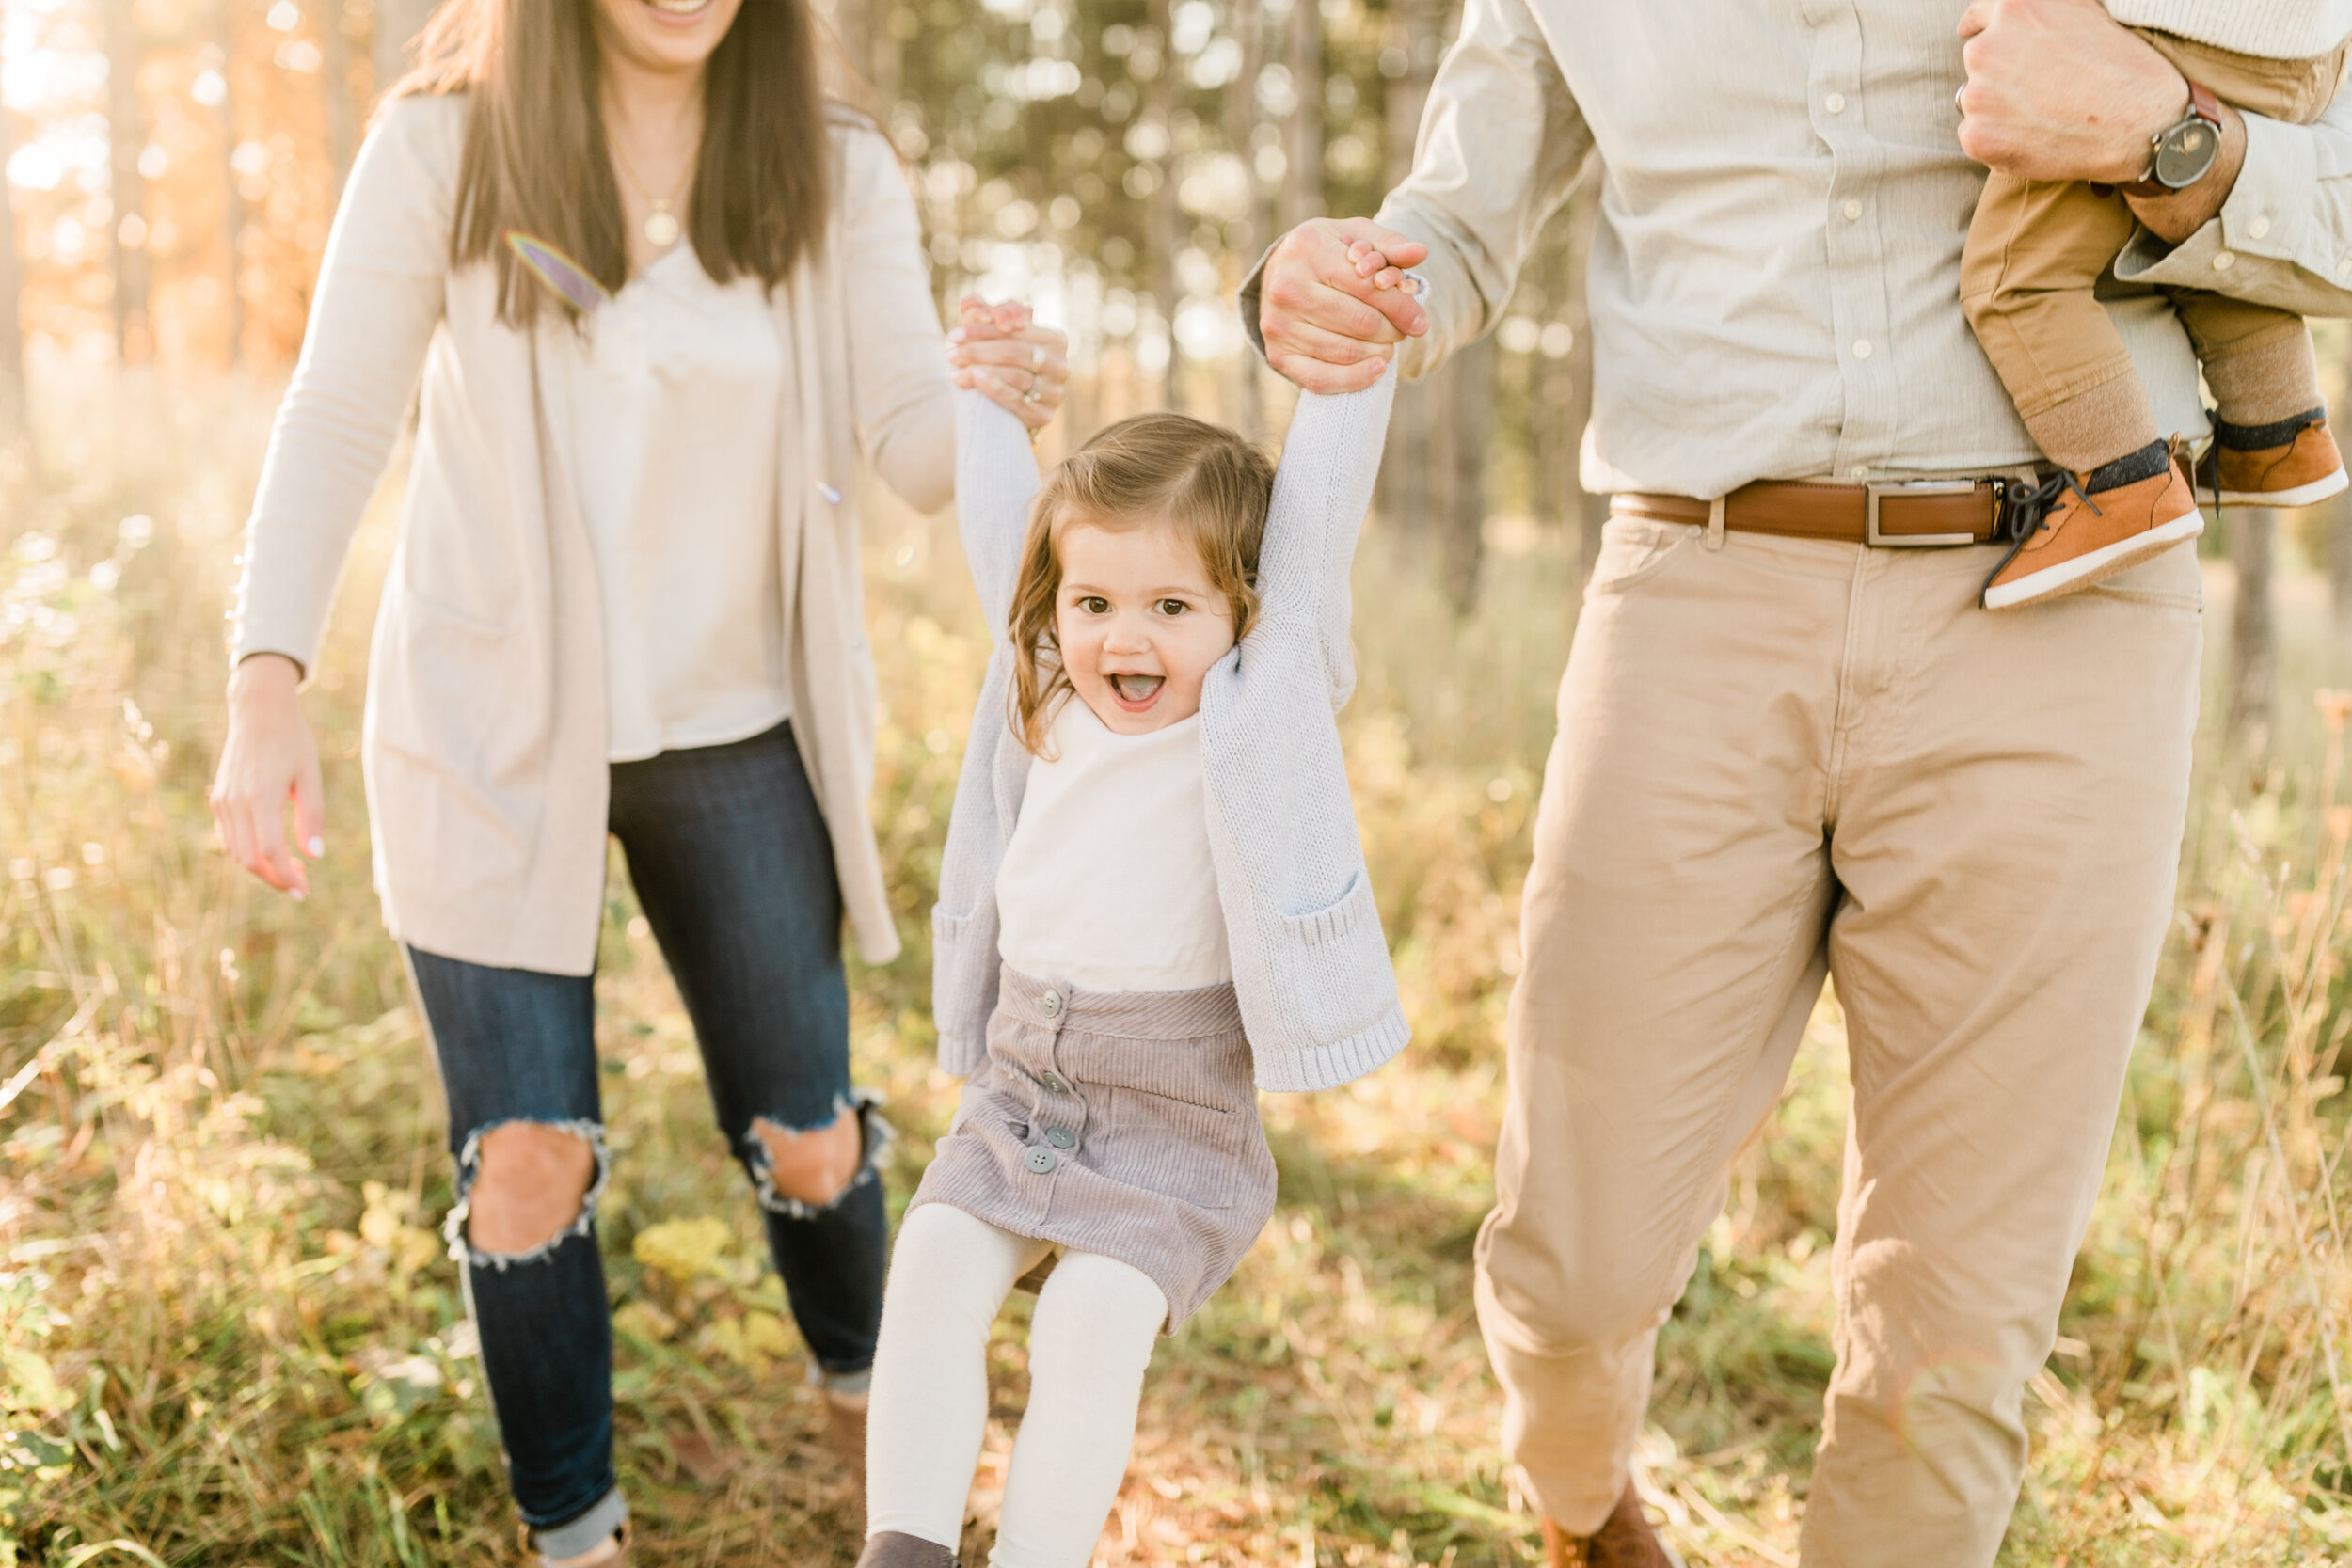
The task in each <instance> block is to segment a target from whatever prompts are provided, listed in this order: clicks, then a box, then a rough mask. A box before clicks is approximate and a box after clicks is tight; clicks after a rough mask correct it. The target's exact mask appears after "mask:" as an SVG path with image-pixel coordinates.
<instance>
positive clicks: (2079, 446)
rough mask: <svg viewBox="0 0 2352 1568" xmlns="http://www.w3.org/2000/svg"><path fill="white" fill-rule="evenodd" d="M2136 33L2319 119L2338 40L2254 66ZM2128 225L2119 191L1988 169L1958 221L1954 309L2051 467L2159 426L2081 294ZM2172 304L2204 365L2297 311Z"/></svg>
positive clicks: (2262, 109)
mask: <svg viewBox="0 0 2352 1568" xmlns="http://www.w3.org/2000/svg"><path fill="white" fill-rule="evenodd" d="M2141 36H2142V37H2143V38H2145V39H2147V40H2148V41H2149V42H2150V43H2151V44H2153V45H2154V46H2155V48H2156V49H2157V51H2158V52H2159V53H2161V54H2163V55H2165V56H2166V57H2167V58H2168V59H2169V60H2171V61H2172V63H2173V64H2174V65H2176V66H2178V67H2179V68H2180V69H2181V71H2182V72H2183V74H2185V75H2186V76H2187V77H2189V78H2190V79H2191V80H2193V81H2196V82H2199V83H2201V84H2202V85H2203V86H2205V87H2209V88H2211V89H2212V91H2213V93H2214V95H2215V96H2216V97H2217V98H2219V99H2221V100H2223V101H2224V102H2226V103H2231V104H2233V105H2235V106H2236V107H2238V108H2241V109H2246V110H2250V111H2251V112H2253V113H2255V114H2260V115H2265V116H2268V117H2269V118H2271V119H2283V120H2287V121H2289V122H2291V123H2295V124H2308V123H2310V122H2311V121H2312V120H2313V119H2317V118H2318V117H2319V115H2320V113H2321V112H2322V111H2323V110H2325V109H2326V108H2327V107H2328V103H2329V102H2330V101H2331V100H2332V99H2333V98H2334V97H2335V92H2336V85H2337V83H2338V82H2339V81H2340V80H2341V79H2342V76H2343V73H2344V55H2345V51H2344V48H2341V47H2340V48H2338V49H2337V51H2336V52H2335V53H2334V54H2333V55H2327V56H2324V57H2322V58H2319V59H2312V60H2265V59H2258V58H2256V57H2254V56H2252V55H2238V54H2233V53H2232V52H2230V51H2229V50H2226V49H2216V48H2214V47H2212V46H2211V45H2209V44H2201V43H2195V42H2191V41H2189V40H2185V39H2178V38H2172V37H2169V36H2168V35H2165V34H2162V33H2142V34H2141ZM2136 223H2137V219H2136V218H2134V217H2133V216H2132V211H2131V208H2130V206H2129V204H2127V203H2126V202H2125V201H2124V199H2123V198H2122V196H2120V195H2118V194H2116V193H2115V192H2114V191H2112V190H2110V189H2108V188H2106V187H2105V186H2092V185H2086V184H2081V183H2076V182H2050V181H2037V180H2021V179H2017V178H2015V177H2013V176H2010V175H2006V174H1997V173H1996V174H1994V175H1993V176H1992V177H1991V178H1990V179H1988V180H1987V181H1986V182H1985V186H1984V194H1983V195H1982V196H1981V197H1979V198H1978V201H1977V211H1976V215H1975V217H1974V218H1973V219H1972V220H1971V221H1970V223H1969V225H1968V240H1967V244H1966V245H1965V246H1964V248H1963V250H1962V252H1961V282H1960V294H1961V303H1962V305H1963V308H1964V309H1966V310H1967V312H1968V321H1969V325H1971V326H1973V327H1974V328H1975V329H1976V333H1977V341H1979V343H1980V344H1982V345H1983V347H1984V352H1985V356H1986V357H1987V358H1989V359H1991V360H1992V361H1993V368H1994V370H1995V371H1997V372H1999V373H2000V377H2001V383H2002V385H2003V386H2005V387H2007V388H2009V393H2010V397H2011V398H2012V399H2014V400H2015V402H2016V404H2017V412H2018V414H2019V415H2020V416H2021V417H2022V418H2023V419H2024V420H2025V421H2026V427H2027V429H2028V430H2029V431H2031V433H2032V434H2033V436H2034V439H2035V441H2036V442H2037V444H2039V445H2040V446H2041V447H2042V450H2043V451H2045V452H2046V453H2047V454H2048V455H2049V457H2050V459H2051V460H2052V461H2053V462H2056V463H2058V464H2059V465H2060V466H2062V467H2071V468H2076V469H2081V468H2087V467H2091V466H2093V465H2095V464H2098V463H2105V462H2108V461H2111V460H2112V459H2114V458H2117V457H2121V456H2122V455H2124V454H2125V453H2126V452H2129V451H2137V450H2138V449H2139V448H2141V447H2144V446H2146V445H2147V444H2148V443H2149V442H2150V441H2153V440H2155V439H2157V438H2158V437H2159V436H2161V435H2162V434H2163V433H2162V432H2159V431H2158V430H2157V429H2156V424H2155V414H2154V411H2153V408H2152V407H2151V405H2150V404H2149V402H2148V395H2147V393H2146V391H2145V390H2144V389H2142V388H2140V387H2139V384H2138V382H2137V379H2136V378H2132V377H2133V371H2132V361H2131V356H2130V355H2128V354H2127V353H2125V352H2124V349H2123V340H2122V338H2121V337H2120V336H2119V335H2118V334H2117V332H2116V330H2115V327H2114V325H2113V324H2112V323H2110V322H2109V321H2108V320H2107V313H2106V310H2105V309H2102V308H2101V306H2100V304H2099V302H2098V301H2097V300H2096V299H2095V298H2094V297H2092V293H2091V291H2092V286H2093V285H2094V284H2096V283H2097V282H2098V280H2099V277H2100V276H2101V275H2102V274H2104V273H2105V272H2106V269H2107V266H2108V264H2109V263H2111V262H2112V261H2114V260H2115V258H2116V255H2117V253H2118V252H2120V251H2121V250H2122V248H2123V245H2124V244H2125V242H2127V241H2128V240H2130V238H2131V237H2132V230H2133V227H2134V225H2135V224H2136ZM2171 299H2172V303H2173V307H2174V309H2177V310H2178V311H2179V313H2180V317H2181V323H2182V325H2184V326H2185V327H2186V328H2187V330H2188V334H2189V339H2190V341H2191V342H2192V343H2193V344H2194V345H2195V347H2196V350H2197V357H2198V359H2199V361H2200V362H2201V363H2202V364H2204V365H2206V366H2207V367H2208V369H2209V371H2210V368H2211V367H2212V366H2214V365H2215V364H2217V363H2218V362H2220V361H2223V360H2226V359H2228V358H2230V357H2232V356H2240V355H2245V354H2247V353H2249V352H2250V351H2253V350H2256V349H2261V348H2265V346H2268V345H2273V344H2276V343H2278V342H2279V341H2280V340H2281V339H2285V338H2289V337H2292V338H2294V339H2296V340H2297V341H2301V339H2302V338H2303V332H2304V328H2303V321H2302V318H2301V317H2299V316H2296V315H2293V314H2290V313H2289V312H2286V311H2283V310H2276V309H2271V308H2270V307H2268V306H2263V305H2249V304H2247V303H2246V302H2245V301H2243V300H2236V299H2231V298H2228V297H2227V296H2225V295H2222V294H2216V293H2201V292H2199V291H2195V290H2187V289H2183V290H2175V291H2172V293H2171ZM2302 357H2308V356H2302ZM2298 363H2299V360H2298ZM2296 373H2300V372H2296ZM2315 376H2316V372H2312V387H2311V390H2312V396H2313V400H2314V401H2316V397H2317V382H2316V379H2315ZM2127 378H2132V379H2127ZM2212 379H2213V380H2214V381H2215V383H2216V386H2215V391H2216V392H2217V395H2219V396H2221V398H2222V400H2223V404H2222V409H2221V413H2222V417H2223V418H2224V419H2229V420H2232V422H2233V423H2245V422H2267V420H2266V419H2258V420H2252V421H2249V420H2246V419H2245V418H2243V417H2237V416H2235V411H2233V409H2232V408H2231V407H2230V405H2229V401H2230V400H2229V391H2228V390H2227V388H2228V387H2229V378H2228V377H2227V376H2226V375H2223V376H2215V377H2212ZM2274 417H2275V416H2274Z"/></svg>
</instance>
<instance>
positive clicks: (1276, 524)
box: [1251, 361, 1396, 708]
mask: <svg viewBox="0 0 2352 1568" xmlns="http://www.w3.org/2000/svg"><path fill="white" fill-rule="evenodd" d="M1395 399H1396V365H1395V363H1394V362H1393V361H1391V363H1390V365H1389V368H1388V369H1387V370H1386V371H1384V372H1381V376H1380V379H1379V380H1377V381H1375V382H1374V383H1373V384H1372V385H1371V386H1369V387H1367V388H1364V389H1363V390H1362V391H1360V392H1343V393H1340V394H1338V395H1336V396H1330V397H1326V396H1323V395H1320V394H1318V393H1314V392H1301V393H1300V394H1299V397H1298V409H1297V412H1295V414H1293V415H1292V416H1291V428H1290V434H1289V435H1288V436H1286V437H1284V439H1283V442H1282V461H1281V463H1280V465H1279V467H1277V468H1276V469H1275V471H1274V499H1273V501H1272V503H1271V504H1270V505H1269V507H1268V508H1267V511H1266V524H1265V540H1264V542H1263V544H1262V545H1261V546H1259V548H1258V599H1259V606H1260V610H1261V613H1262V617H1263V619H1262V622H1261V624H1262V625H1263V626H1269V627H1271V626H1281V625H1299V624H1305V625H1310V626H1313V627H1314V628H1315V630H1316V633H1317V636H1318V638H1319V640H1320V641H1321V644H1322V650H1323V664H1324V672H1325V674H1326V675H1327V677H1328V679H1329V681H1330V685H1331V705H1332V706H1333V707H1335V708H1336V707H1338V706H1340V705H1343V704H1344V703H1345V702H1346V701H1347V698H1348V695H1349V693H1350V692H1352V691H1354V690H1355V689H1356V665H1355V660H1354V658H1353V657H1351V656H1350V654H1349V652H1348V641H1347V624H1348V615H1349V612H1350V606H1349V602H1348V591H1347V574H1348V568H1349V567H1350V566H1351V565H1353V564H1354V562H1355V560H1356V541H1357V540H1358V539H1359V537H1361V535H1362V533H1363V528H1364V516H1365V515H1366V514H1367V513H1369V512H1370V511H1371V510H1372V489H1373V483H1374V482H1375V480H1377V479H1378V478H1379V476H1380V449H1381V447H1382V446H1383V445H1384V444H1385V443H1386V442H1387V440H1388V434H1389V407H1390V404H1391V403H1393V402H1394V401H1395ZM1256 635H1257V633H1256V632H1255V631H1253V632H1252V633H1251V636H1252V637H1253V638H1254V637H1255V636H1256Z"/></svg>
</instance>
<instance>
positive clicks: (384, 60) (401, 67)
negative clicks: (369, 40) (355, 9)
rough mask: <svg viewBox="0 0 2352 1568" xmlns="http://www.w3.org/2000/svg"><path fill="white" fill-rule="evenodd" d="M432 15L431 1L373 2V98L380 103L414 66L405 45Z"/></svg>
mask: <svg viewBox="0 0 2352 1568" xmlns="http://www.w3.org/2000/svg"><path fill="white" fill-rule="evenodd" d="M432 14H433V0H375V47H374V49H373V55H374V65H375V96H376V99H377V100H378V102H381V101H382V99H383V97H384V95H385V94H386V93H388V92H389V91H390V90H391V88H392V84H393V83H395V82H397V81H399V80H400V79H401V78H402V77H403V76H405V75H406V74H408V68H409V67H410V66H411V65H413V64H415V63H416V62H415V60H414V59H413V58H412V57H411V56H410V55H409V52H408V46H409V45H410V44H412V43H414V42H415V41H416V39H417V34H418V33H420V32H421V31H422V30H423V28H424V24H425V19H426V18H427V17H429V16H431V15H432Z"/></svg>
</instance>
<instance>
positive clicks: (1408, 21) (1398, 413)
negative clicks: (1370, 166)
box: [1292, 0, 1444, 530]
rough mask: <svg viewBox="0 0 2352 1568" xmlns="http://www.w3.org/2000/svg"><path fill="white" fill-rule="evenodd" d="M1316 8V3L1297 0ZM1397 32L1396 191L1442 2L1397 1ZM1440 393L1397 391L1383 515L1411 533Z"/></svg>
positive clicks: (1429, 70) (1419, 514)
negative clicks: (1400, 60)
mask: <svg viewBox="0 0 2352 1568" xmlns="http://www.w3.org/2000/svg"><path fill="white" fill-rule="evenodd" d="M1292 3H1293V4H1294V5H1311V4H1312V3H1313V0H1292ZM1393 4H1394V9H1393V10H1392V11H1391V26H1392V27H1393V28H1395V29H1396V32H1397V34H1399V35H1401V37H1399V39H1398V42H1399V44H1400V46H1401V47H1402V48H1403V49H1404V50H1405V57H1406V67H1405V70H1404V71H1403V72H1401V73H1400V74H1398V75H1396V76H1392V77H1391V78H1390V79H1389V89H1388V103H1387V104H1386V105H1385V108H1386V119H1387V120H1388V146H1387V149H1386V151H1387V154H1388V175H1389V185H1390V187H1391V189H1393V188H1395V187H1396V186H1398V185H1400V184H1402V183H1404V182H1405V177H1406V175H1408V174H1410V173H1412V172H1413V145H1414V142H1415V140H1416V138H1417V137H1418V135H1419V134H1420V130H1421V115H1422V106H1423V105H1425V104H1426V103H1428V101H1429V84H1430V82H1431V80H1432V79H1433V78H1434V77H1435V76H1436V75H1437V72H1438V56H1439V55H1441V54H1443V53H1444V49H1443V39H1442V37H1441V34H1440V32H1439V23H1440V21H1441V18H1440V16H1439V14H1438V0H1393ZM1436 390H1437V388H1435V386H1434V385H1433V384H1432V383H1431V382H1428V381H1412V382H1407V383H1406V384H1405V385H1404V386H1402V387H1399V388H1397V390H1396V405H1395V409H1394V411H1393V412H1392V413H1391V415H1390V418H1389V441H1388V445H1387V446H1386V447H1385V448H1384V449H1382V452H1381V458H1380V514H1381V515H1382V516H1384V517H1388V518H1391V519H1394V520H1396V521H1398V522H1400V523H1401V524H1403V526H1404V527H1406V529H1410V530H1421V529H1424V528H1427V527H1428V526H1429V524H1430V522H1431V516H1430V505H1429V501H1430V488H1431V486H1430V461H1431V459H1430V450H1429V449H1430V440H1431V422H1432V421H1431V410H1432V408H1433V406H1434V401H1433V400H1434V398H1435V396H1436Z"/></svg>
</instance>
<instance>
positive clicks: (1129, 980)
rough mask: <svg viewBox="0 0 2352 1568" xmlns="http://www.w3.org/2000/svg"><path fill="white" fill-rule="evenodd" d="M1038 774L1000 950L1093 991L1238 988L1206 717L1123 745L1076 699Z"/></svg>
mask: <svg viewBox="0 0 2352 1568" xmlns="http://www.w3.org/2000/svg"><path fill="white" fill-rule="evenodd" d="M1048 749H1049V750H1050V751H1051V752H1053V757H1052V760H1051V761H1048V760H1047V759H1045V758H1043V757H1040V758H1039V759H1038V760H1037V761H1036V762H1034V763H1032V764H1031V765H1030V768H1029V783H1028V787H1027V790H1026V791H1025V793H1024V795H1023V796H1022V800H1021V819H1020V821H1019V822H1017V823H1016V824H1014V826H1013V830H1012V838H1011V841H1010V842H1009V843H1008V844H1007V845H1006V846H1005V861H1004V864H1003V866H1002V867H1001V868H1000V869H999V870H998V871H997V873H996V911H997V915H998V917H999V919H1000V921H1001V923H1002V924H1001V927H1000V930H999V934H998V937H997V952H998V954H999V955H1000V956H1001V957H1002V958H1003V959H1004V961H1005V962H1006V963H1008V964H1010V965H1011V966H1012V967H1013V968H1015V969H1017V970H1019V971H1021V973H1023V974H1029V975H1034V976H1036V977H1037V978H1039V979H1041V980H1060V981H1064V982H1066V983H1068V984H1071V985H1074V986H1078V987H1080V988H1082V989H1084V990H1103V991H1128V990H1191V989H1193V988H1194V987H1196V986H1214V985H1216V984H1218V983H1219V982H1221V981H1225V980H1230V979H1232V977H1233V966H1232V959H1231V958H1228V956H1227V954H1226V948H1225V913H1224V910H1223V908H1222V907H1221V906H1220V905H1219V904H1218V902H1217V895H1216V865H1215V863H1213V862H1212V861H1211V859H1210V857H1209V816H1208V800H1207V796H1206V794H1205V792H1204V790H1203V788H1202V782H1201V770H1200V715H1198V714H1195V715H1194V716H1193V717H1192V718H1190V719H1186V720H1184V721H1180V722H1178V723H1174V724H1170V725H1168V727H1167V728H1165V729H1159V730H1153V731H1152V733H1151V734H1149V735H1115V734H1113V733H1112V732H1111V731H1110V730H1108V729H1106V728H1104V724H1103V721H1101V720H1100V719H1097V718H1096V717H1095V716H1094V711H1093V710H1092V709H1091V708H1089V707H1088V706H1087V705H1086V704H1084V703H1083V702H1080V701H1079V700H1078V699H1077V698H1076V697H1075V696H1072V697H1070V698H1068V699H1067V700H1065V701H1064V702H1063V704H1062V705H1061V711H1060V712H1059V713H1057V714H1056V715H1055V716H1054V724H1053V729H1052V731H1051V737H1050V741H1049V746H1048Z"/></svg>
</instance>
